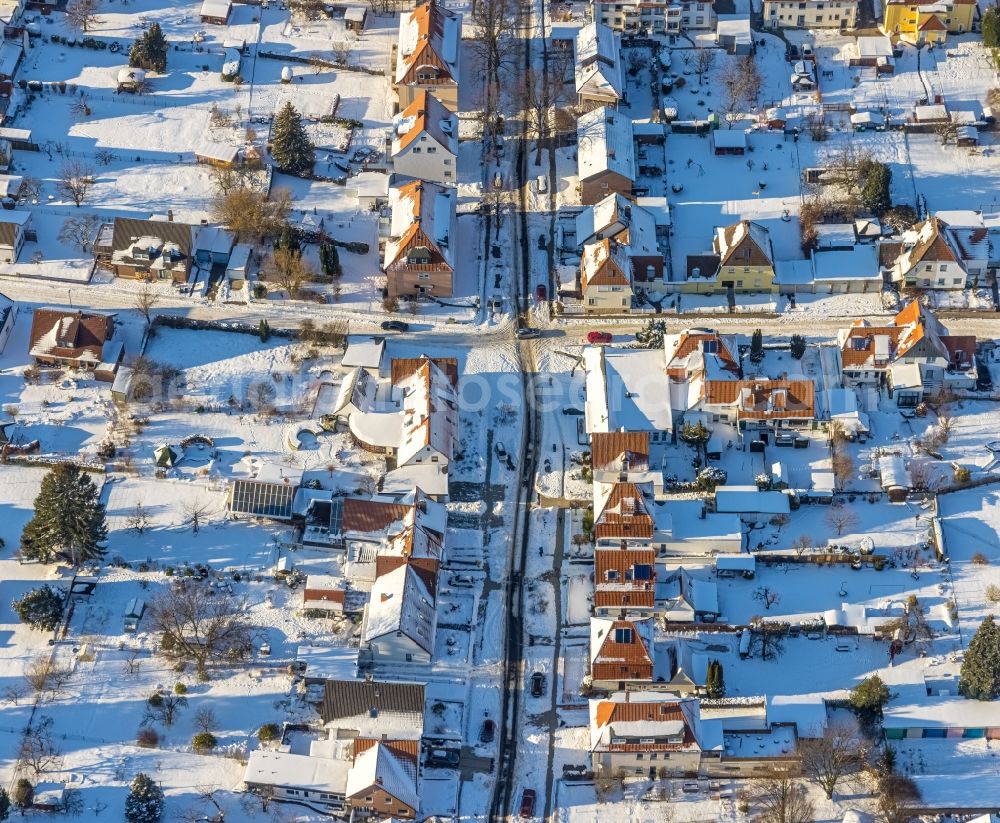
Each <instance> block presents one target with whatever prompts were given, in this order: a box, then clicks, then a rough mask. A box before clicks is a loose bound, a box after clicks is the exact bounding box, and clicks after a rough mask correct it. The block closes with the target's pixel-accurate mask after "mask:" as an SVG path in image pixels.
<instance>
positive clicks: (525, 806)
mask: <svg viewBox="0 0 1000 823" xmlns="http://www.w3.org/2000/svg"><path fill="white" fill-rule="evenodd" d="M534 816H535V790H534V789H525V790H524V794H522V795H521V817H534Z"/></svg>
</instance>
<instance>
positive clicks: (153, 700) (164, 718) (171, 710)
mask: <svg viewBox="0 0 1000 823" xmlns="http://www.w3.org/2000/svg"><path fill="white" fill-rule="evenodd" d="M187 704H188V699H187V698H186V697H185V696H184V695H182V694H174V693H173V692H154V693H153V694H152V695H150V697H149V699H148V700H147V701H146V716H145V717H144V718H143V724H144V725H147V726H148V725H149V724H150V723H152V722H153V721H154V720H159V721H160V722H161V723H162V724H163V725H164V726H173V725H174V721H175V720H176V719H177V713H178V712H179V711H180V710H181V709H182V708H184V707H185V706H186V705H187Z"/></svg>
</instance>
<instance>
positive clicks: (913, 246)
mask: <svg viewBox="0 0 1000 823" xmlns="http://www.w3.org/2000/svg"><path fill="white" fill-rule="evenodd" d="M945 228H946V224H945V223H944V222H943V221H941V220H940V219H939V218H937V217H928V218H927V219H926V220H924V221H923V222H922V223H918V224H917V225H916V226H914V227H913V228H912V229H911V230H910V231H908V232H906V233H905V234H904V235H903V250H902V252H901V253H900V255H899V257H898V258H897V259H896V263H895V265H896V267H897V268H898V269H899V272H900V274H901V275H904V276H905V275H906V274H907V273H908V272H910V271H911V270H912V269H913V268H914V267H916V266H917V265H918V264H920V263H959V264H960V265H961V258H960V255H959V253H958V250H957V249H955V248H954V247H953V246H952V243H951V238H950V237H949V236H948V234H947V233H946V232H945V231H944V229H945Z"/></svg>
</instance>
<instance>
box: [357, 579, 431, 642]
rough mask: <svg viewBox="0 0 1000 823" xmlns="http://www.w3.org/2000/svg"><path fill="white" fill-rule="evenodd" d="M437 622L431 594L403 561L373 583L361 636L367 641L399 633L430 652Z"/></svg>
mask: <svg viewBox="0 0 1000 823" xmlns="http://www.w3.org/2000/svg"><path fill="white" fill-rule="evenodd" d="M436 621H437V615H436V613H435V611H434V598H433V596H432V595H431V593H430V592H429V591H428V590H427V587H426V586H425V585H424V582H423V580H421V579H420V575H418V574H417V573H416V571H414V569H413V567H412V566H410V565H409V564H404V565H402V566H399V567H398V568H396V569H394V570H393V571H391V572H389V573H388V574H383V575H382V576H381V577H378V578H376V580H375V582H374V583H373V584H372V589H371V599H370V600H369V603H368V610H367V613H366V616H365V627H364V636H363V638H362V639H363V641H364V642H365V643H370V642H371V641H373V640H377V639H378V638H380V637H384V636H385V635H389V634H395V633H396V632H402V633H403V634H404V635H405V636H406V637H409V638H410V640H412V641H413V642H414V643H416V644H417V645H418V646H419V647H420V648H422V649H423V650H424V651H425V652H427V653H428V654H430V653H431V652H433V650H434V631H435V625H436Z"/></svg>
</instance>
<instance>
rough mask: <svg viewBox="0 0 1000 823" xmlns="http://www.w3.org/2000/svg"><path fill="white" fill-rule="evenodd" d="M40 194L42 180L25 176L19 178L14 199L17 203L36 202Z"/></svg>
mask: <svg viewBox="0 0 1000 823" xmlns="http://www.w3.org/2000/svg"><path fill="white" fill-rule="evenodd" d="M41 195H42V181H41V180H39V179H38V178H37V177H31V176H28V177H25V178H23V179H22V180H21V185H20V186H18V188H17V194H15V195H14V200H15V201H16V202H17V204H18V205H25V204H27V203H37V202H38V200H39V198H40V197H41Z"/></svg>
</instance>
